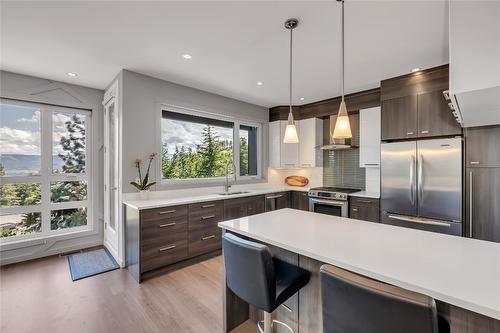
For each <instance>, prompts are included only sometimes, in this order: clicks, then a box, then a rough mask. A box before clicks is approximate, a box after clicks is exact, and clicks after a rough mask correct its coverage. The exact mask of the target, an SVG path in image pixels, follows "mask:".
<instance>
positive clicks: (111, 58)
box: [0, 0, 448, 106]
mask: <svg viewBox="0 0 500 333" xmlns="http://www.w3.org/2000/svg"><path fill="white" fill-rule="evenodd" d="M345 7H346V42H345V43H346V80H345V81H346V92H347V93H349V92H355V91H360V90H365V89H369V88H373V87H377V86H378V85H379V81H380V80H381V79H384V78H389V77H393V76H397V75H401V74H405V73H408V72H409V71H410V69H411V68H413V67H421V68H428V67H432V66H436V65H441V64H444V63H447V62H448V18H447V11H448V9H447V1H346V4H345ZM289 17H297V18H298V19H299V20H300V24H299V27H298V28H297V29H296V30H294V57H295V60H294V102H295V103H297V104H304V103H307V102H312V101H317V100H321V99H326V98H330V97H333V96H338V95H339V94H340V85H339V69H340V67H339V58H340V57H339V56H340V46H339V45H340V4H339V3H338V2H336V1H333V0H330V1H318V2H314V1H275V2H265V1H253V2H243V1H222V2H212V1H202V2H191V1H184V2H181V1H179V2H170V1H163V2H141V1H138V2H117V1H111V2H104V1H102V2H85V1H70V2H62V1H54V2H45V1H36V2H24V1H19V2H5V1H2V2H1V25H0V28H1V36H0V37H1V40H0V43H1V53H0V55H1V59H0V67H1V69H3V70H7V71H13V72H18V73H22V74H28V75H35V76H40V77H45V78H49V79H54V80H60V81H65V82H70V83H75V84H80V85H83V86H88V87H94V88H99V89H103V88H105V87H106V86H107V85H108V84H109V83H110V82H111V80H112V79H113V78H114V77H115V75H116V74H117V73H118V72H119V71H120V70H121V69H122V68H125V69H128V70H132V71H137V72H140V73H143V74H147V75H151V76H154V77H158V78H161V79H165V80H168V81H172V82H176V83H179V84H183V85H187V86H190V87H194V88H198V89H202V90H206V91H210V92H213V93H217V94H220V95H224V96H228V97H232V98H236V99H239V100H243V101H246V102H250V103H254V104H258V105H262V106H274V105H280V104H287V103H288V47H289V46H288V45H289V44H288V43H289V34H288V31H287V30H285V28H284V27H283V22H284V21H285V20H286V19H287V18H289ZM184 53H190V54H192V55H193V59H191V60H189V61H187V60H184V59H183V58H182V54H184ZM67 72H75V73H78V76H77V77H75V78H71V77H69V76H67V75H66V73H67ZM257 81H263V82H264V85H262V86H258V85H256V82H257ZM299 97H305V100H304V101H302V102H301V101H299Z"/></svg>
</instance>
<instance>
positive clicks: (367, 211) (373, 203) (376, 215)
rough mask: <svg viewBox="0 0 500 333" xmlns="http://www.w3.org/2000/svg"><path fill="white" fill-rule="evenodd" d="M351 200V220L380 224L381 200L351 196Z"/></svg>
mask: <svg viewBox="0 0 500 333" xmlns="http://www.w3.org/2000/svg"><path fill="white" fill-rule="evenodd" d="M349 200H350V202H349V217H350V218H352V219H358V220H364V221H370V222H380V200H379V199H374V198H361V197H352V196H351V197H350V199H349Z"/></svg>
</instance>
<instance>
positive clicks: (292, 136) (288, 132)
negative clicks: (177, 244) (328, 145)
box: [283, 18, 299, 143]
mask: <svg viewBox="0 0 500 333" xmlns="http://www.w3.org/2000/svg"><path fill="white" fill-rule="evenodd" d="M298 24H299V21H298V20H297V19H295V18H291V19H288V20H286V22H285V28H287V29H288V30H290V76H289V79H290V80H289V84H290V85H289V88H290V112H289V113H288V122H287V124H286V129H285V135H284V136H283V143H298V142H299V135H298V134H297V126H296V125H295V121H294V120H293V113H292V73H293V72H292V51H293V48H292V46H293V29H295V28H296V27H297V25H298Z"/></svg>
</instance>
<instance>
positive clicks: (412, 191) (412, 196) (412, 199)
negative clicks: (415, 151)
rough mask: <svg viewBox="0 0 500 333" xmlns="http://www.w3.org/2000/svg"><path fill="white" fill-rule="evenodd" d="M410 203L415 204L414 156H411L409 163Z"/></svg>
mask: <svg viewBox="0 0 500 333" xmlns="http://www.w3.org/2000/svg"><path fill="white" fill-rule="evenodd" d="M410 202H411V204H412V205H414V204H415V156H413V155H412V156H411V162H410Z"/></svg>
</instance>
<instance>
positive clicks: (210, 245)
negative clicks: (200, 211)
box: [189, 225, 222, 256]
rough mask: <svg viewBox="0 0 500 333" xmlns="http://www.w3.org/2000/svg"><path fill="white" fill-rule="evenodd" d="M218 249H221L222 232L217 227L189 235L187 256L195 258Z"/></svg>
mask: <svg viewBox="0 0 500 333" xmlns="http://www.w3.org/2000/svg"><path fill="white" fill-rule="evenodd" d="M220 248H222V230H221V229H220V228H219V227H218V226H217V225H213V226H212V227H210V228H206V229H203V230H200V231H193V232H190V233H189V256H197V255H200V254H204V253H208V252H212V251H215V250H218V249H220Z"/></svg>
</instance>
